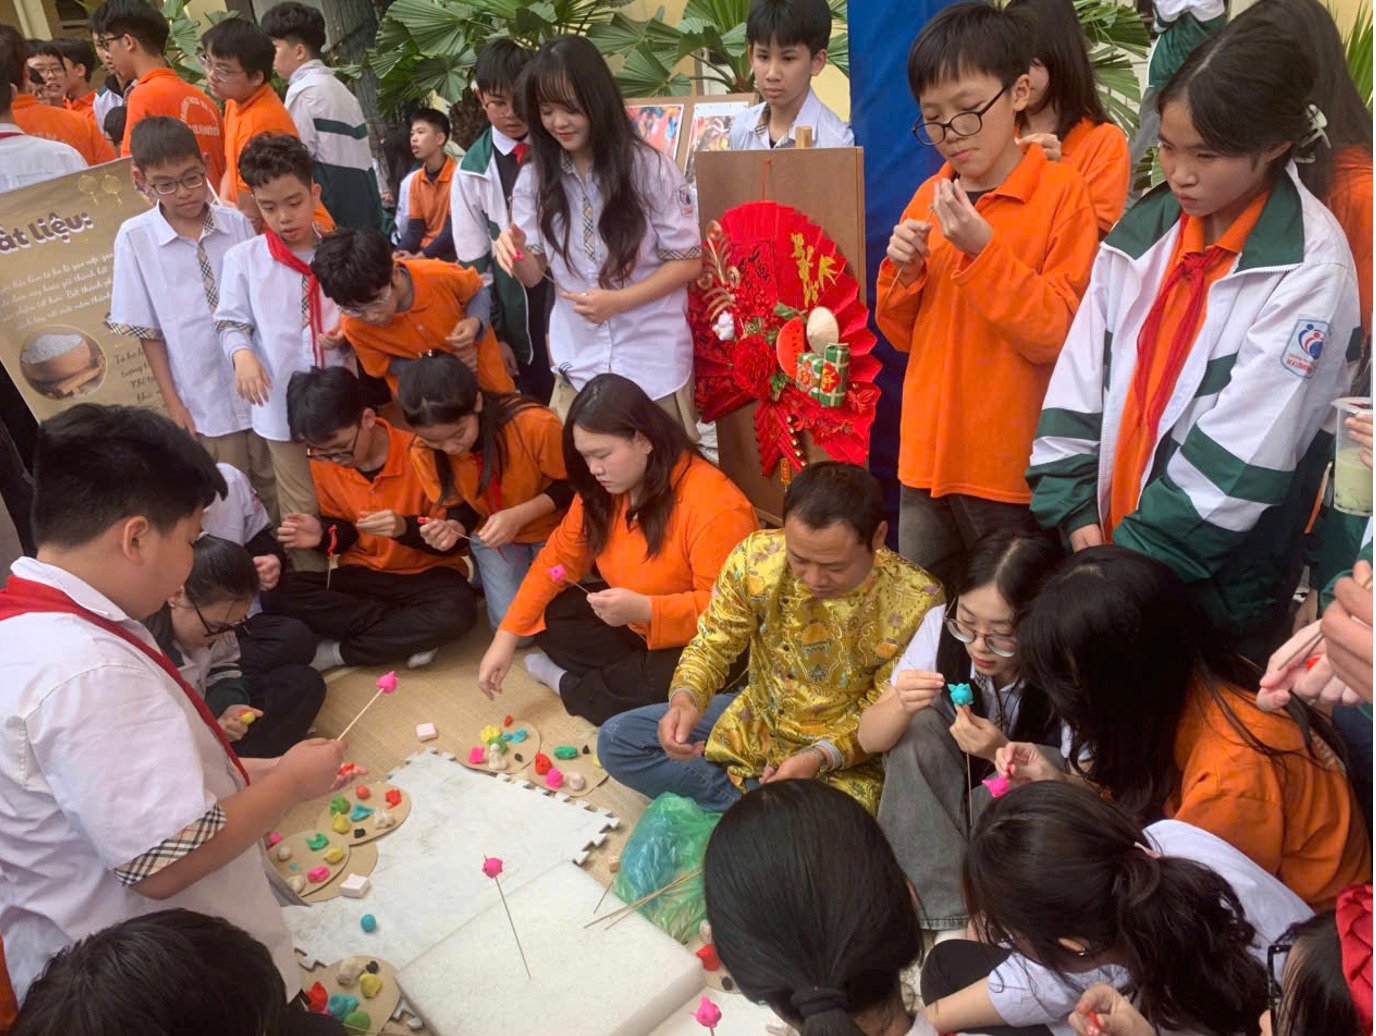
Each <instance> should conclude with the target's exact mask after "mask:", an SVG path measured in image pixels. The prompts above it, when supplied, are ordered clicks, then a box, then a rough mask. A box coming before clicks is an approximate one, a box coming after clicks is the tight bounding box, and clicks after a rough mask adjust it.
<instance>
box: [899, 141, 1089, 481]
mask: <svg viewBox="0 0 1376 1036" xmlns="http://www.w3.org/2000/svg"><path fill="white" fill-rule="evenodd" d="M951 175H952V173H951V167H950V166H949V165H946V166H943V167H942V169H941V171H940V172H939V173H937V175H936V176H934V177H932V178H931V179H930V180H928V181H927V182H926V183H924V184H923V185H922V186H921V187H919V188H918V190H917V193H916V194H915V195H913V199H912V201H910V202H909V203H908V207H907V209H906V210H905V211H904V213H903V219H905V220H908V219H915V220H922V221H925V222H930V223H931V224H932V231H931V234H930V236H929V237H928V244H929V246H930V248H931V255H930V257H929V258H928V259H927V261H926V262H925V263H923V264H922V265H921V268H920V270H919V271H918V273H917V276H916V277H914V279H913V281H912V283H911V284H908V285H903V284H901V283H899V282H898V280H897V273H898V270H897V268H896V267H895V266H894V264H893V263H892V262H891V261H889V260H888V259H885V260H884V262H883V263H882V264H881V265H880V267H879V283H878V286H877V289H876V291H875V296H876V298H877V299H878V306H877V308H876V309H875V317H876V319H877V320H878V322H879V327H880V328H881V329H882V330H883V332H884V334H885V336H887V338H888V340H889V342H890V343H891V344H892V345H893V347H894V348H895V349H898V350H899V351H900V352H905V353H908V368H907V372H906V374H905V375H904V378H903V411H902V418H901V432H900V435H901V440H900V443H899V451H898V478H899V481H901V482H902V483H903V484H904V485H905V486H912V487H914V488H917V489H928V490H930V491H931V493H932V495H933V496H943V495H945V494H947V493H964V494H968V495H970V496H977V497H983V498H984V499H987V500H998V501H1002V502H1003V503H1010V504H1025V503H1027V502H1029V501H1030V500H1031V499H1032V494H1031V492H1030V491H1029V490H1028V487H1027V481H1026V480H1025V479H1024V478H1023V472H1024V471H1025V470H1026V468H1027V458H1028V456H1029V454H1030V453H1031V452H1032V437H1033V433H1034V432H1035V430H1036V427H1037V418H1038V416H1039V415H1040V413H1041V406H1042V397H1043V396H1044V395H1045V394H1046V386H1047V383H1048V382H1049V381H1050V380H1051V370H1052V368H1053V367H1054V366H1055V363H1056V357H1057V356H1058V355H1060V351H1061V345H1062V343H1063V342H1064V341H1065V337H1066V334H1067V332H1069V330H1070V324H1071V321H1072V320H1073V319H1074V318H1075V311H1076V310H1077V309H1078V308H1079V305H1080V299H1081V297H1082V296H1083V295H1084V292H1085V288H1086V287H1087V286H1088V285H1089V272H1090V267H1091V266H1092V265H1093V262H1094V254H1095V252H1096V251H1097V250H1098V247H1099V232H1098V223H1097V222H1096V220H1095V217H1094V209H1093V203H1092V202H1091V200H1090V196H1089V190H1088V189H1087V188H1086V187H1085V183H1084V179H1083V177H1081V176H1080V174H1079V173H1077V172H1076V171H1075V170H1074V169H1072V168H1070V166H1068V165H1065V164H1063V163H1058V162H1049V161H1047V158H1046V155H1045V154H1043V153H1042V149H1041V148H1039V147H1034V148H1030V149H1029V150H1028V152H1027V153H1026V154H1025V155H1024V156H1023V159H1022V161H1021V162H1019V163H1018V165H1017V167H1016V168H1015V169H1014V170H1013V172H1012V173H1011V174H1010V175H1009V176H1008V178H1007V179H1006V180H1005V181H1004V182H1003V183H1002V184H1001V185H1000V186H998V187H996V188H994V189H993V190H991V191H989V192H988V193H987V194H985V195H984V196H983V197H981V198H980V199H979V200H978V201H977V202H975V209H976V211H978V212H979V214H980V215H981V216H983V217H984V218H985V220H987V221H988V222H989V224H990V226H992V227H993V229H994V237H993V239H992V240H991V241H990V242H989V244H987V245H986V246H985V247H984V250H983V251H982V252H980V254H979V255H978V256H976V257H975V258H973V259H972V258H970V257H969V256H968V255H966V254H965V253H964V252H962V251H960V250H959V249H957V248H956V247H955V246H954V245H952V244H951V243H950V242H948V241H947V240H946V239H945V238H944V237H943V236H942V234H941V227H940V225H939V224H937V222H936V219H935V217H934V216H933V215H932V212H931V204H932V199H933V196H934V194H935V189H936V184H937V182H938V181H939V180H942V179H946V180H949V179H951ZM917 262H918V261H917V260H914V265H916V264H917ZM908 272H911V270H909V271H908Z"/></svg>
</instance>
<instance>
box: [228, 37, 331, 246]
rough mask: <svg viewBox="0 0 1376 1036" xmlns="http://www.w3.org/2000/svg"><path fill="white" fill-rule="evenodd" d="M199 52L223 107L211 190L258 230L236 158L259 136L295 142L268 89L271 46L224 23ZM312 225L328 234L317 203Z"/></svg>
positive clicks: (280, 105) (258, 222)
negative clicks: (218, 168)
mask: <svg viewBox="0 0 1376 1036" xmlns="http://www.w3.org/2000/svg"><path fill="white" fill-rule="evenodd" d="M201 46H202V47H203V48H204V50H205V55H206V61H205V72H206V82H207V83H209V84H210V92H211V93H213V94H214V95H215V96H216V97H218V98H219V99H220V100H222V101H224V102H225V154H224V160H225V172H224V177H223V178H222V179H221V181H220V183H219V184H218V185H217V186H218V188H219V192H220V200H221V201H222V202H224V203H225V204H226V205H233V206H235V207H236V208H238V209H239V211H240V212H242V213H243V214H244V215H245V216H247V217H248V218H249V219H251V220H253V222H254V224H255V225H259V226H261V223H262V216H261V215H260V214H259V212H258V206H257V205H256V204H254V201H253V193H252V192H251V191H250V190H249V189H248V187H247V186H246V185H245V184H244V178H243V177H242V176H241V175H240V174H239V155H240V154H241V153H242V152H243V150H244V148H245V147H247V146H248V142H249V141H250V140H252V139H253V138H254V137H256V136H258V135H259V134H260V133H285V134H287V135H288V136H291V137H299V136H300V134H299V133H297V131H296V123H295V122H293V121H292V117H291V115H289V114H288V113H287V106H286V105H285V104H283V103H282V99H281V98H280V97H278V96H277V92H276V91H275V90H273V88H272V83H271V79H272V57H273V52H274V50H273V46H272V40H271V39H269V38H268V35H267V33H265V32H263V30H262V29H260V28H258V26H256V25H252V24H250V23H249V22H248V21H246V20H245V19H243V18H226V19H225V20H224V21H222V22H221V23H220V24H219V25H217V26H215V27H214V28H213V29H211V30H210V31H209V32H207V33H206V34H205V35H204V36H202V37H201ZM314 223H315V227H316V229H317V230H318V231H320V232H321V233H324V232H325V231H327V230H333V229H334V220H332V219H331V218H330V214H329V213H328V212H326V211H325V206H324V205H323V204H322V203H321V202H319V201H318V200H317V201H316V203H315V218H314Z"/></svg>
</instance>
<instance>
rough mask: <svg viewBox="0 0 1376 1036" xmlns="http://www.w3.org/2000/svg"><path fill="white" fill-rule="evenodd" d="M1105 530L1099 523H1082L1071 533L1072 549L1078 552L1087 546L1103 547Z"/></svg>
mask: <svg viewBox="0 0 1376 1036" xmlns="http://www.w3.org/2000/svg"><path fill="white" fill-rule="evenodd" d="M1103 545H1104V530H1103V529H1101V528H1099V526H1098V524H1097V523H1095V524H1093V525H1082V526H1081V527H1080V528H1078V529H1076V530H1075V531H1074V532H1072V533H1071V534H1070V549H1071V550H1072V551H1074V552H1076V553H1078V552H1079V551H1082V550H1084V549H1086V548H1087V547H1102V546H1103Z"/></svg>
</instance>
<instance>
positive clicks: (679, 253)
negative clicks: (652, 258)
mask: <svg viewBox="0 0 1376 1036" xmlns="http://www.w3.org/2000/svg"><path fill="white" fill-rule="evenodd" d="M655 254H656V256H658V258H659V259H660V261H661V262H666V263H667V262H671V261H672V260H675V259H701V258H702V246H701V245H694V246H693V247H692V248H660V249H658V250H657V251H656V253H655Z"/></svg>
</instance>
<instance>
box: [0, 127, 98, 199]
mask: <svg viewBox="0 0 1376 1036" xmlns="http://www.w3.org/2000/svg"><path fill="white" fill-rule="evenodd" d="M9 134H14V135H13V136H9ZM85 168H86V159H84V158H82V157H81V152H79V151H77V149H76V148H74V147H72V146H71V145H70V144H64V143H62V142H61V141H60V140H45V139H44V138H43V137H35V136H32V135H31V134H28V133H25V132H24V131H23V130H21V129H20V128H19V127H18V126H16V125H15V124H14V123H13V122H0V194H4V193H5V192H6V191H13V190H15V189H16V188H19V187H27V186H28V185H29V184H31V183H42V182H43V181H44V180H51V179H53V178H54V177H58V176H62V175H64V174H66V173H75V172H77V171H78V170H81V169H85Z"/></svg>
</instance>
